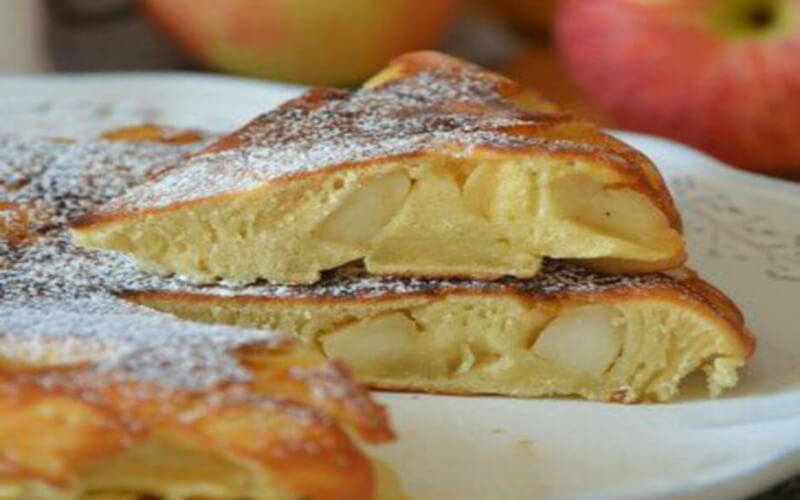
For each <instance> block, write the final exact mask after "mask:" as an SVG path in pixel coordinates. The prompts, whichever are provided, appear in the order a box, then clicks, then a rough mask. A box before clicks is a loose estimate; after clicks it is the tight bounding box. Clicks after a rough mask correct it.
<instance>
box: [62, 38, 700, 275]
mask: <svg viewBox="0 0 800 500" xmlns="http://www.w3.org/2000/svg"><path fill="white" fill-rule="evenodd" d="M73 231H74V235H75V238H76V240H77V241H78V242H79V243H81V244H82V245H86V246H90V247H95V248H103V249H111V250H118V251H122V252H126V253H128V254H130V255H132V256H133V257H134V258H135V259H136V261H137V262H138V263H139V265H140V266H141V267H142V268H143V269H145V270H147V271H150V272H155V273H159V274H177V275H180V276H182V277H185V278H188V279H191V280H193V281H195V282H198V283H207V282H213V281H216V280H218V279H220V278H222V279H225V280H229V281H237V282H245V283H246V282H253V281H255V280H258V279H264V280H267V281H270V282H278V283H313V282H315V281H317V280H319V279H320V273H322V272H323V271H326V270H330V269H334V268H337V267H339V266H342V265H344V264H347V263H349V262H352V261H357V260H362V261H363V262H364V265H365V267H366V269H367V271H368V272H369V273H371V274H381V275H383V274H389V275H404V276H424V277H458V276H465V277H472V278H480V279H496V278H498V277H501V276H506V275H508V276H515V277H518V278H529V277H532V276H534V275H536V273H537V272H538V271H539V269H540V267H541V265H542V261H543V259H544V258H547V257H549V258H558V259H573V260H577V261H580V262H581V263H583V264H584V265H587V266H590V267H592V268H595V269H599V270H603V271H614V272H642V271H658V270H665V269H670V268H673V267H676V266H679V265H680V264H681V263H682V262H683V261H684V259H685V252H684V243H683V237H682V234H681V221H680V217H679V215H678V212H677V210H676V209H675V206H674V204H673V202H672V199H671V197H670V195H669V192H668V190H667V188H666V186H665V185H664V182H663V180H662V178H661V176H660V175H659V173H658V171H657V170H656V169H655V167H654V166H653V164H652V163H651V162H650V161H649V160H648V159H647V158H646V157H645V156H644V155H642V154H641V153H639V152H637V151H635V150H633V149H632V148H630V147H629V146H627V145H625V144H624V143H622V142H620V141H617V140H615V139H613V138H611V137H610V136H608V135H606V134H604V133H602V132H600V131H599V130H598V129H597V128H596V127H594V126H593V125H590V124H588V123H585V122H582V121H578V120H575V119H574V118H572V117H571V116H570V115H569V114H567V113H565V112H562V111H560V110H558V109H556V108H555V107H554V106H553V105H551V104H549V103H546V102H545V101H544V100H543V99H541V98H540V97H538V96H537V95H536V94H534V93H533V92H530V91H525V90H524V89H523V88H522V87H521V86H519V85H517V84H516V83H514V82H512V81H510V80H508V79H506V78H504V77H501V76H499V75H496V74H494V73H491V72H489V71H486V70H483V69H480V68H478V67H475V66H472V65H469V64H467V63H463V62H461V61H458V60H456V59H452V58H449V57H447V56H444V55H440V54H435V53H415V54H409V55H406V56H403V57H401V58H399V59H398V60H396V61H395V62H394V63H392V64H391V65H390V66H389V67H388V68H387V69H386V70H384V71H383V72H381V73H380V74H378V75H377V76H375V77H374V78H373V79H372V80H370V81H369V82H367V83H366V84H365V85H364V87H363V88H361V89H360V90H358V91H356V92H346V91H341V90H331V89H312V90H309V91H308V92H306V93H305V94H304V95H302V96H301V97H299V98H297V99H294V100H291V101H289V102H287V103H285V104H284V105H282V106H280V107H278V108H277V109H275V110H274V111H270V112H268V113H266V114H264V115H261V116H259V117H257V118H256V119H254V120H253V121H251V122H250V123H248V124H247V125H245V126H244V127H242V128H241V129H239V130H237V131H235V132H233V133H232V134H230V135H227V136H224V137H222V138H221V139H219V140H218V141H216V142H215V143H213V144H211V145H209V146H208V147H207V148H205V149H203V150H201V151H199V152H197V153H195V154H193V155H191V156H190V157H188V158H187V159H185V160H183V161H180V162H178V164H177V165H175V166H174V167H173V168H171V169H169V170H167V171H165V172H164V173H163V174H161V175H159V176H158V177H157V178H156V179H154V180H153V181H152V182H148V183H145V184H143V185H141V186H138V187H136V188H134V189H132V190H130V191H128V192H127V193H125V194H123V195H122V196H120V197H118V198H116V199H114V200H113V201H111V202H110V203H108V204H105V205H104V206H102V207H99V208H97V209H95V210H93V211H91V212H90V213H88V214H87V215H86V216H84V217H83V218H81V219H80V220H78V221H77V222H76V223H75V224H74V225H73Z"/></svg>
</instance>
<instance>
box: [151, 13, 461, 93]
mask: <svg viewBox="0 0 800 500" xmlns="http://www.w3.org/2000/svg"><path fill="white" fill-rule="evenodd" d="M140 3H141V4H142V5H143V7H144V8H145V11H146V12H147V13H148V14H149V16H150V17H151V18H152V19H153V20H154V21H155V22H156V23H157V24H158V25H160V27H161V28H163V30H164V31H165V32H166V34H167V35H168V36H169V37H170V38H172V39H173V40H175V42H177V43H178V44H179V45H180V46H182V47H183V48H184V49H185V50H186V51H187V52H188V53H189V54H190V55H191V56H193V57H194V58H196V59H197V60H199V61H200V62H202V63H203V64H205V65H207V66H209V67H212V68H215V69H218V70H221V71H226V72H231V73H238V74H243V75H250V76H257V77H264V78H272V79H280V80H288V81H294V82H300V83H307V84H329V85H343V84H352V83H357V82H359V81H360V80H362V79H364V78H366V77H368V76H369V75H370V74H371V73H373V72H375V71H377V70H378V69H379V68H380V67H381V66H382V65H383V64H385V63H386V62H387V61H388V60H389V59H391V58H393V57H395V56H397V55H399V54H401V53H403V52H407V51H411V50H417V49H422V48H429V47H432V46H434V45H435V44H436V43H437V42H438V41H439V39H440V37H441V36H442V34H443V32H444V31H445V30H446V28H447V26H448V24H449V21H450V20H451V17H452V14H453V11H454V8H455V4H456V1H455V0H140Z"/></svg>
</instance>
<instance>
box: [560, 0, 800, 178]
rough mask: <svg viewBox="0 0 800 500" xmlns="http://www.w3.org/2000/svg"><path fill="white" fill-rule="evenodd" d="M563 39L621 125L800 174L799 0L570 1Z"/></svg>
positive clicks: (573, 65)
mask: <svg viewBox="0 0 800 500" xmlns="http://www.w3.org/2000/svg"><path fill="white" fill-rule="evenodd" d="M556 37H557V41H558V46H559V50H560V52H561V54H562V57H563V61H564V64H565V66H566V68H567V69H568V71H569V72H570V74H571V75H572V77H573V78H574V79H575V81H576V83H577V84H578V86H579V87H580V88H581V89H582V90H583V91H585V92H586V93H587V94H588V95H589V97H590V98H591V99H592V100H593V101H595V103H596V104H597V105H598V106H600V107H601V108H602V109H604V110H605V111H607V112H609V113H611V114H612V115H613V116H614V117H615V118H616V119H617V120H618V121H619V123H620V125H622V126H625V127H628V128H631V129H635V130H640V131H644V132H649V133H653V134H659V135H664V136H668V137H672V138H675V139H677V140H680V141H683V142H686V143H688V144H691V145H694V146H696V147H698V148H700V149H703V150H705V151H708V152H710V153H711V154H714V155H716V156H718V157H719V158H721V159H723V160H725V161H727V162H729V163H732V164H734V165H737V166H740V167H743V168H748V169H752V170H758V171H761V172H765V173H769V174H774V175H781V176H791V177H800V0H773V1H770V0H602V1H600V0H564V1H563V2H562V4H561V6H560V8H559V10H558V12H557V14H556Z"/></svg>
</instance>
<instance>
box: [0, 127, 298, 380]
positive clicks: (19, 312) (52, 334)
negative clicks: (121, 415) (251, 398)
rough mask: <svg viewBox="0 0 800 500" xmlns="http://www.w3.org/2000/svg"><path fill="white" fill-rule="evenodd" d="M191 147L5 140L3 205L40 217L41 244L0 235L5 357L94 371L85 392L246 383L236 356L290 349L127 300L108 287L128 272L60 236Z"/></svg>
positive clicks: (280, 339)
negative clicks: (124, 384)
mask: <svg viewBox="0 0 800 500" xmlns="http://www.w3.org/2000/svg"><path fill="white" fill-rule="evenodd" d="M195 147H196V146H195ZM191 149H192V148H191V147H175V146H162V145H158V144H150V143H140V144H123V143H110V142H81V143H65V142H57V141H49V140H33V141H31V140H26V141H20V140H17V139H14V138H10V137H3V138H0V179H3V185H2V187H0V202H5V203H15V204H21V205H24V206H30V207H34V208H35V210H36V211H37V212H39V213H42V214H46V216H47V222H46V224H43V225H36V224H34V225H33V227H32V229H33V231H34V232H35V233H36V234H37V236H38V237H37V238H36V239H34V240H33V241H32V242H31V243H30V244H28V245H26V246H20V247H16V246H14V245H10V244H9V242H8V241H4V239H3V238H2V235H0V242H2V245H0V262H5V263H6V267H5V269H3V268H2V267H0V331H2V332H3V333H2V335H0V356H2V357H7V358H11V359H17V360H22V361H24V362H27V363H33V364H60V365H63V364H73V363H89V364H91V365H92V366H93V372H95V374H96V376H94V377H91V378H89V379H85V380H83V382H84V383H86V382H87V380H93V381H95V382H97V383H100V382H104V381H108V380H129V381H137V382H152V383H154V384H156V385H158V386H161V387H166V388H180V389H188V390H194V389H198V390H199V389H204V388H208V387H211V386H214V385H216V384H218V383H220V382H223V381H224V382H234V381H243V380H247V379H248V378H249V374H248V372H247V371H246V370H245V369H244V368H243V367H241V366H240V365H239V364H238V363H237V362H236V360H235V359H234V358H233V357H231V356H230V355H229V354H228V353H229V351H230V350H231V349H234V348H236V347H240V346H243V345H250V344H256V343H258V344H263V345H268V346H276V347H277V346H280V345H284V344H285V343H286V342H287V339H286V338H285V337H284V336H281V335H279V334H277V333H274V332H270V331H266V330H246V329H240V328H233V327H226V326H212V325H201V324H196V323H189V322H186V321H182V320H179V319H176V318H174V317H172V316H169V315H165V314H161V313H158V312H155V311H152V310H150V309H145V308H143V307H140V306H137V305H134V304H131V303H129V302H127V301H125V300H122V299H120V298H118V297H116V296H115V295H114V294H113V293H112V290H113V287H112V286H110V285H111V283H113V280H114V279H117V278H118V274H117V273H118V272H120V269H130V270H131V271H132V270H133V268H132V267H131V266H129V265H128V263H127V262H125V261H124V260H122V259H120V258H118V257H116V256H114V255H111V254H100V253H98V252H92V251H87V250H84V249H82V248H79V247H77V246H75V245H73V244H72V243H71V242H70V240H69V236H68V234H67V233H66V232H65V229H64V227H65V224H66V223H68V222H69V221H70V220H71V219H72V218H73V217H79V216H81V215H83V213H85V212H86V211H87V210H90V209H91V208H92V207H94V206H96V205H97V204H99V203H102V202H104V201H106V200H107V199H109V198H111V197H113V196H116V195H118V194H120V193H121V192H123V191H125V190H126V189H128V188H129V187H130V186H132V185H136V184H139V183H141V182H143V181H144V180H145V179H146V178H147V176H148V175H150V174H152V173H153V172H156V171H158V170H159V169H160V168H162V167H163V162H164V161H165V160H167V161H174V160H176V159H178V158H180V157H181V156H182V155H185V154H186V153H187V152H188V151H190V150H191ZM120 266H121V268H120ZM125 272H128V271H125Z"/></svg>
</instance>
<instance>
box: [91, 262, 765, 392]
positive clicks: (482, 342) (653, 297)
mask: <svg viewBox="0 0 800 500" xmlns="http://www.w3.org/2000/svg"><path fill="white" fill-rule="evenodd" d="M98 268H101V269H105V270H104V271H103V272H104V273H105V274H107V275H108V276H110V277H111V278H110V280H109V285H108V286H110V287H112V288H116V289H117V290H119V293H120V295H121V296H123V297H125V298H127V299H129V300H132V301H134V302H137V303H140V304H143V305H146V306H149V307H152V308H155V309H158V310H161V311H165V312H169V313H172V314H175V315H177V316H179V317H182V318H186V319H191V320H195V321H203V322H209V323H230V324H235V325H240V326H246V327H256V328H270V329H276V330H279V331H284V332H290V333H292V334H294V335H297V336H298V337H301V338H303V339H304V340H306V341H308V342H310V343H312V344H314V345H316V346H317V347H318V348H319V349H320V350H321V351H322V352H323V353H324V354H325V355H326V356H328V357H329V358H331V359H339V360H343V361H345V362H347V364H348V365H349V366H350V367H351V368H352V369H353V370H354V373H355V375H356V376H357V377H358V378H359V380H361V381H363V382H366V383H368V384H370V385H371V386H373V387H376V388H383V389H398V390H414V391H426V392H441V393H459V394H461V393H463V394H502V395H511V396H525V397H529V396H552V395H578V396H581V397H584V398H587V399H594V400H600V401H619V402H626V403H631V402H637V401H647V400H651V401H668V400H670V399H672V398H673V397H674V396H675V395H676V394H677V393H678V386H679V384H680V382H681V381H682V380H683V379H684V377H686V376H687V375H688V374H690V373H692V372H694V371H695V370H702V371H704V372H705V374H706V375H707V380H708V387H709V390H710V393H711V395H712V396H716V395H718V394H719V393H720V392H721V391H722V390H723V389H727V388H730V387H733V386H734V385H735V384H736V383H737V380H738V377H737V369H738V368H740V367H741V366H742V365H744V363H745V361H746V359H747V357H748V356H749V355H750V354H751V353H752V352H753V349H754V339H753V337H752V336H751V334H750V333H749V332H748V331H747V329H746V328H745V326H744V320H743V318H742V315H741V313H740V312H739V311H738V310H737V308H736V306H735V305H734V304H733V303H732V302H731V301H730V299H728V298H727V297H725V296H724V295H723V294H722V293H721V292H719V291H718V290H716V289H715V288H713V287H712V286H711V285H709V284H708V283H706V282H704V281H702V280H701V279H699V278H698V277H697V276H696V275H695V274H694V273H693V272H691V271H689V270H687V269H679V270H674V271H670V272H669V274H663V273H648V274H632V275H619V274H618V275H608V274H600V273H597V272H595V271H591V270H589V269H587V268H586V267H583V266H580V265H578V264H574V263H567V262H558V261H554V260H546V261H545V262H544V264H543V267H542V269H541V271H540V272H539V274H537V276H535V277H533V278H528V279H524V280H522V279H518V278H510V277H507V278H503V279H501V280H498V281H492V282H489V281H478V280H468V279H416V278H400V277H375V276H369V275H367V274H365V273H364V270H363V269H360V268H359V269H356V270H349V269H347V268H340V269H338V270H336V271H332V272H329V273H326V275H325V276H324V278H323V279H322V280H321V281H320V282H318V283H315V284H313V285H293V286H292V285H262V286H249V287H245V288H241V289H230V288H225V287H220V286H206V287H199V286H194V285H188V284H185V283H180V282H178V281H176V280H171V279H164V278H158V277H152V276H146V275H144V274H142V273H133V272H132V271H131V270H128V271H123V270H121V269H120V267H119V266H116V271H115V270H114V268H112V266H110V265H108V264H98ZM115 272H116V275H115Z"/></svg>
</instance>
